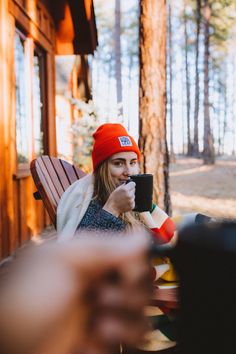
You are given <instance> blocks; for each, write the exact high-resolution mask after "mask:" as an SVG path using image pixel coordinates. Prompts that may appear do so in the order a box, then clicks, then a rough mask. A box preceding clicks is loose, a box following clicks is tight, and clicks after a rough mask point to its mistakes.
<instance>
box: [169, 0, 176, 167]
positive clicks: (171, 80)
mask: <svg viewBox="0 0 236 354" xmlns="http://www.w3.org/2000/svg"><path fill="white" fill-rule="evenodd" d="M168 10H169V11H168V52H169V107H170V159H171V161H174V160H175V154H174V144H173V92H172V91H173V59H172V18H171V16H172V13H171V2H170V0H169V6H168Z"/></svg>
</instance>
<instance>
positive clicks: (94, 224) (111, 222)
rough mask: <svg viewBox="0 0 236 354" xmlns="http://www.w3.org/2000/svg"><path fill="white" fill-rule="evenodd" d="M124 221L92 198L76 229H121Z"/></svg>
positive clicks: (124, 225)
mask: <svg viewBox="0 0 236 354" xmlns="http://www.w3.org/2000/svg"><path fill="white" fill-rule="evenodd" d="M125 228H126V223H125V222H124V221H123V220H121V219H120V218H117V217H116V216H114V215H113V214H111V213H109V212H108V211H106V210H104V209H103V208H102V206H101V205H100V204H99V202H98V201H97V200H94V199H93V200H92V201H91V202H90V204H89V206H88V209H87V211H86V213H85V215H84V217H83V219H82V220H81V222H80V224H79V225H78V227H77V230H82V229H86V230H100V231H123V230H125Z"/></svg>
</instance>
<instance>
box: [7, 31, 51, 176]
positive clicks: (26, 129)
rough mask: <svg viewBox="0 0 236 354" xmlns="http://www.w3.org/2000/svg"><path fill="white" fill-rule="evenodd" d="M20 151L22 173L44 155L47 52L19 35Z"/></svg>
mask: <svg viewBox="0 0 236 354" xmlns="http://www.w3.org/2000/svg"><path fill="white" fill-rule="evenodd" d="M14 50H15V87H16V150H17V162H18V169H22V168H27V167H28V166H29V162H30V160H31V159H32V158H33V157H34V156H39V155H42V154H43V153H44V116H45V104H44V91H45V90H44V85H45V80H44V64H45V54H44V51H43V50H42V49H41V48H40V47H38V46H37V45H36V44H35V43H34V41H33V40H32V38H30V37H26V36H24V34H23V33H22V32H20V31H19V30H18V29H17V30H16V32H15V49H14Z"/></svg>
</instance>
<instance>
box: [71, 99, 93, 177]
mask: <svg viewBox="0 0 236 354" xmlns="http://www.w3.org/2000/svg"><path fill="white" fill-rule="evenodd" d="M71 102H72V104H74V106H75V107H76V108H77V109H78V111H79V115H80V116H79V117H78V118H77V119H76V120H75V122H74V124H73V125H72V127H71V132H72V143H73V162H74V164H75V165H77V166H79V167H80V168H81V169H83V170H84V171H85V172H91V170H92V161H91V152H92V147H93V133H94V131H95V130H96V129H97V127H98V126H99V117H98V110H97V108H96V107H95V105H94V102H93V101H92V100H90V101H89V102H88V103H86V102H84V101H82V100H78V99H74V98H72V99H71Z"/></svg>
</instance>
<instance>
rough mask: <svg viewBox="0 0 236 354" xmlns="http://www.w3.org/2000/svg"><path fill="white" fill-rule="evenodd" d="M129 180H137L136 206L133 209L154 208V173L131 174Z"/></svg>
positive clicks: (149, 209) (139, 210) (148, 209)
mask: <svg viewBox="0 0 236 354" xmlns="http://www.w3.org/2000/svg"><path fill="white" fill-rule="evenodd" d="M129 178H130V179H129V182H130V181H133V182H135V184H136V186H135V208H134V209H133V211H138V212H143V211H151V210H152V191H153V175H151V174H148V173H143V174H137V175H131V176H130V177H129Z"/></svg>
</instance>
